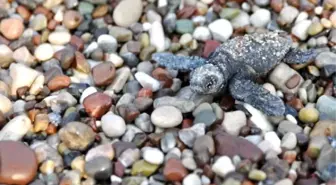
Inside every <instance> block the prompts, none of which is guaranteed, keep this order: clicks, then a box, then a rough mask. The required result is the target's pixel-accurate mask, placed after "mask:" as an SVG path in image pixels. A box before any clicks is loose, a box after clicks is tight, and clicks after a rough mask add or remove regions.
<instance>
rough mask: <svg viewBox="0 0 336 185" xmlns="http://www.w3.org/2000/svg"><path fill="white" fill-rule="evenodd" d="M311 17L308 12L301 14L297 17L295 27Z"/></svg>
mask: <svg viewBox="0 0 336 185" xmlns="http://www.w3.org/2000/svg"><path fill="white" fill-rule="evenodd" d="M308 17H309V15H308V13H307V12H300V13H299V15H298V16H297V17H296V20H295V23H294V24H295V25H296V24H298V23H299V22H301V21H303V20H306V19H307V18H308Z"/></svg>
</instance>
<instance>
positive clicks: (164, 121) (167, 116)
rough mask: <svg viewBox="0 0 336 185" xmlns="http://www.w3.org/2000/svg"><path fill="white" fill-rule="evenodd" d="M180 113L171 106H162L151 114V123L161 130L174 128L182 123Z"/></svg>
mask: <svg viewBox="0 0 336 185" xmlns="http://www.w3.org/2000/svg"><path fill="white" fill-rule="evenodd" d="M182 119H183V117H182V113H181V111H180V110H178V109H177V108H175V107H173V106H162V107H158V108H156V109H155V110H154V111H153V112H152V114H151V121H152V123H153V124H154V125H156V126H158V127H161V128H171V127H175V126H177V125H179V124H181V122H182Z"/></svg>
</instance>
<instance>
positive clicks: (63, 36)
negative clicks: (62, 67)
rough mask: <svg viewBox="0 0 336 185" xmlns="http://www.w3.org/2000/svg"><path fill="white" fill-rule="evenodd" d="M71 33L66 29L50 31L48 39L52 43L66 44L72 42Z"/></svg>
mask: <svg viewBox="0 0 336 185" xmlns="http://www.w3.org/2000/svg"><path fill="white" fill-rule="evenodd" d="M70 39H71V34H70V33H69V32H66V31H56V32H52V33H50V35H49V36H48V41H49V42H50V43H51V44H56V45H64V44H67V43H69V42H70Z"/></svg>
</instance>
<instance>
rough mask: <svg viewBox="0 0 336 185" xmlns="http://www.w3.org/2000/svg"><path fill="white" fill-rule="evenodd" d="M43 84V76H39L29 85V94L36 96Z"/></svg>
mask: <svg viewBox="0 0 336 185" xmlns="http://www.w3.org/2000/svg"><path fill="white" fill-rule="evenodd" d="M43 84H44V75H43V74H40V75H38V76H37V77H36V78H35V80H34V82H33V83H32V84H31V87H30V89H29V94H31V95H38V94H39V93H40V92H41V91H42V89H43Z"/></svg>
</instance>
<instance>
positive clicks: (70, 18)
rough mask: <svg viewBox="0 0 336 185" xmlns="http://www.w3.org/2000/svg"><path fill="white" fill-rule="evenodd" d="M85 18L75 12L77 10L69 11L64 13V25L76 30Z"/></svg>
mask: <svg viewBox="0 0 336 185" xmlns="http://www.w3.org/2000/svg"><path fill="white" fill-rule="evenodd" d="M82 20H83V17H82V15H81V14H80V13H79V12H77V11H75V10H67V11H66V12H65V13H64V17H63V25H64V26H65V27H66V28H68V29H70V30H72V29H75V28H77V27H78V26H79V24H80V23H81V22H82Z"/></svg>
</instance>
